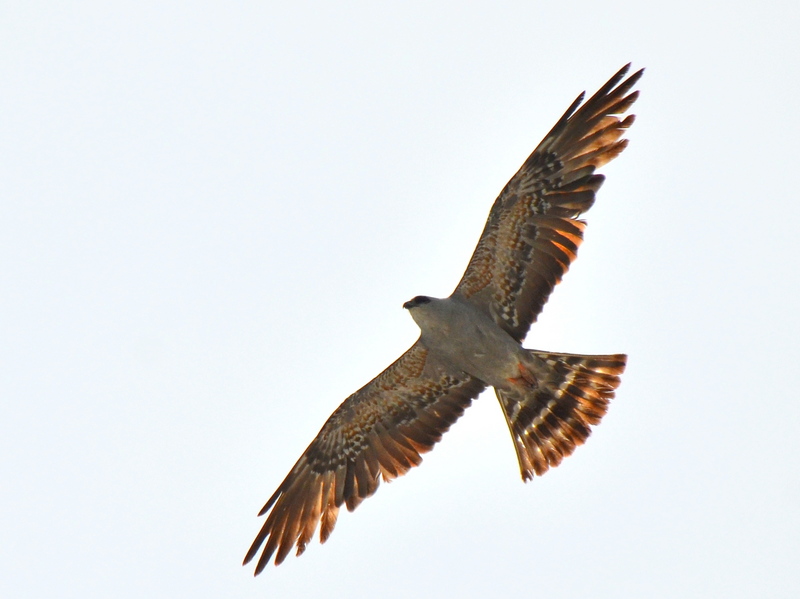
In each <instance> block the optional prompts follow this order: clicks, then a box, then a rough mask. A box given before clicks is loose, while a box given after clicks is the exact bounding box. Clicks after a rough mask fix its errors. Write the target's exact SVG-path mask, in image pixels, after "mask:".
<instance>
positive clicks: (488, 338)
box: [404, 295, 533, 389]
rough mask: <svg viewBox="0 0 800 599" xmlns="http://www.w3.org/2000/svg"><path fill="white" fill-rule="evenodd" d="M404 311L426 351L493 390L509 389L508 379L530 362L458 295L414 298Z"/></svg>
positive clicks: (512, 341) (514, 343) (513, 342)
mask: <svg viewBox="0 0 800 599" xmlns="http://www.w3.org/2000/svg"><path fill="white" fill-rule="evenodd" d="M404 307H406V308H407V309H408V311H409V312H410V313H411V316H412V318H413V319H414V321H415V322H416V323H417V325H418V326H419V328H420V330H421V331H422V337H421V339H422V343H423V344H424V345H425V347H426V348H427V349H428V351H430V352H433V353H435V354H436V355H437V357H439V359H441V360H443V361H444V362H445V363H447V364H448V365H449V366H451V367H452V368H453V369H455V370H460V371H462V372H466V373H467V374H469V375H471V376H473V377H475V378H477V379H479V380H481V381H483V382H484V383H486V384H487V385H491V386H492V387H495V388H496V389H508V388H510V387H511V385H510V381H509V379H514V378H518V377H519V376H520V363H523V364H530V361H531V360H532V359H533V358H532V356H530V354H529V353H528V352H527V351H526V350H525V349H523V347H522V345H521V344H520V343H518V342H517V341H516V339H514V338H513V337H511V335H509V334H508V333H507V332H506V331H504V330H503V329H502V328H500V327H499V326H498V324H497V323H496V322H495V321H494V320H493V319H492V318H491V316H489V315H488V314H486V312H484V311H483V310H481V309H480V308H478V307H477V306H475V305H474V304H473V303H471V302H469V301H467V300H465V299H463V298H461V297H460V296H458V295H455V296H452V297H447V298H442V299H438V298H432V297H430V298H429V297H425V296H418V297H416V298H414V299H413V300H411V301H410V302H406V304H405V305H404Z"/></svg>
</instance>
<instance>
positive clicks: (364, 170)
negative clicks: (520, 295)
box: [0, 0, 800, 599]
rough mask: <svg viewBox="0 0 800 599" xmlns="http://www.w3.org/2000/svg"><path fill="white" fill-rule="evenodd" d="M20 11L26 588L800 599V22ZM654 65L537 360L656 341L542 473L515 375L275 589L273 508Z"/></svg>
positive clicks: (0, 378)
mask: <svg viewBox="0 0 800 599" xmlns="http://www.w3.org/2000/svg"><path fill="white" fill-rule="evenodd" d="M798 6H799V5H798V3H797V2H796V1H785V2H777V1H774V2H727V3H723V2H708V1H703V0H701V1H692V2H685V1H680V0H678V1H672V2H649V3H646V2H632V1H616V2H566V1H565V2H534V1H529V2H391V3H381V2H338V3H323V2H293V3H289V2H285V3H275V2H269V1H261V2H242V3H230V2H142V1H141V0H139V1H136V2H113V3H94V4H92V3H90V2H84V3H54V2H5V3H3V5H2V6H1V7H0V114H2V118H0V152H2V160H0V189H2V193H0V339H2V342H0V396H1V397H2V399H1V400H0V451H1V453H0V456H1V457H0V480H2V487H3V490H2V491H0V512H1V513H2V514H3V517H2V518H0V538H2V543H0V572H1V573H2V574H0V596H3V597H15V598H16V597H59V598H60V597H76V598H81V599H85V598H87V597H104V598H105V597H114V598H128V597H130V598H137V599H140V598H142V597H159V598H160V597H164V598H173V597H192V598H206V597H208V598H211V597H214V598H216V597H321V596H325V597H344V596H347V597H378V596H380V597H387V598H394V597H398V598H399V597H417V598H426V597H447V596H450V597H488V596H497V597H500V596H531V597H533V596H537V597H538V596H541V597H548V598H551V599H557V598H572V597H576V598H577V597H580V598H585V597H592V598H613V599H619V598H621V597H647V598H675V597H725V598H740V597H741V598H745V597H747V598H750V597H752V598H762V597H770V598H784V597H785V598H794V597H797V596H798V595H800V569H798V565H797V564H798V559H800V515H798V513H799V512H798V506H800V476H799V475H798V472H799V471H800V438H799V437H798V428H799V427H798V425H799V424H800V397H798V392H797V391H796V390H795V388H794V385H795V383H796V379H797V378H798V376H799V375H800V350H799V348H798V341H797V339H798V334H800V317H798V310H797V304H798V299H797V298H798V292H799V291H800V268H798V256H799V255H800V242H799V241H798V232H797V228H798V220H800V218H799V217H800V198H799V197H798V191H797V184H796V182H795V181H794V179H795V177H796V171H797V167H796V153H797V139H798V136H800V121H799V120H798V109H797V105H798V92H800V70H799V69H798V67H799V66H800V46H798V38H797V31H798V28H800V8H798ZM629 61H632V62H633V66H634V68H640V67H646V69H647V71H646V73H645V76H644V78H643V79H642V81H641V83H640V84H639V88H640V89H641V91H642V96H641V98H640V100H639V102H638V103H637V104H636V106H635V110H634V112H635V113H636V114H637V117H638V118H637V122H636V124H635V125H634V127H633V128H632V129H631V130H630V133H629V135H628V137H629V139H630V140H631V143H630V146H629V147H628V149H627V150H626V152H625V153H624V154H623V155H622V156H621V157H620V158H619V159H618V160H616V161H615V162H614V163H612V164H610V165H608V166H607V167H606V168H605V169H604V172H605V174H606V175H607V177H608V178H607V181H606V184H605V186H604V187H603V189H602V190H601V192H600V193H599V195H598V201H597V203H596V204H595V206H594V208H593V209H592V210H591V211H590V212H589V213H587V215H586V219H587V220H588V223H589V227H588V229H587V233H586V241H585V243H584V245H583V247H582V248H581V252H580V256H579V258H578V260H577V262H576V263H575V264H574V266H573V268H572V269H571V270H570V272H569V273H568V274H567V276H566V277H565V280H564V282H563V283H562V284H561V285H560V286H559V287H558V289H557V290H556V292H555V293H554V294H553V296H552V297H551V299H550V302H549V304H548V305H547V306H546V308H545V311H544V314H543V317H542V319H541V320H540V323H539V324H538V325H536V326H535V327H534V328H533V329H532V331H531V333H530V335H529V336H528V339H527V342H526V345H527V346H528V347H534V348H540V349H549V350H553V351H565V352H576V353H611V352H627V353H628V354H629V363H628V369H627V371H626V372H625V375H624V377H623V382H622V386H621V387H620V389H619V391H618V394H617V398H616V399H615V400H614V402H613V404H612V406H611V409H610V412H609V414H608V416H607V417H606V418H605V419H604V420H603V422H602V424H601V425H600V426H599V427H598V428H597V429H596V430H595V433H594V434H593V435H592V437H591V438H590V439H589V442H588V443H587V444H586V445H585V446H584V447H582V448H580V449H579V450H578V451H577V452H576V453H575V455H573V456H572V457H570V458H569V459H567V460H566V461H565V462H564V463H563V464H562V465H561V466H560V467H559V468H557V469H556V470H553V471H551V472H550V473H548V474H547V475H546V476H544V477H543V478H539V479H536V480H534V481H532V482H530V483H528V484H523V483H522V482H521V480H520V476H519V471H518V467H517V461H516V457H515V455H514V449H513V446H512V443H511V440H510V438H509V435H508V431H507V428H506V425H505V422H504V420H503V417H502V414H501V411H500V409H499V407H498V405H497V402H496V400H495V398H494V396H493V394H492V393H485V394H484V395H483V396H481V398H480V399H479V400H477V402H476V403H475V404H474V405H473V407H472V408H471V409H470V410H468V411H467V413H466V414H465V416H464V417H463V418H462V419H461V420H460V421H459V422H458V423H457V424H456V425H455V426H454V428H453V429H452V430H451V431H450V432H449V433H448V434H447V435H445V437H444V439H443V441H442V442H441V443H440V444H439V445H438V446H437V448H436V449H435V451H433V452H432V453H429V454H427V455H426V456H425V460H424V463H423V464H422V466H421V467H420V468H417V469H414V470H413V471H412V472H410V473H409V474H408V475H407V476H405V477H403V478H401V479H398V480H397V481H395V482H393V483H392V484H390V485H382V486H381V488H380V490H379V491H378V493H377V494H376V495H375V496H374V497H373V498H371V499H369V500H367V501H365V502H364V503H363V504H362V505H361V506H360V507H359V508H358V510H356V512H355V513H352V514H350V513H347V512H344V511H343V512H342V514H341V516H340V518H339V523H338V525H337V527H336V530H335V531H334V534H333V535H332V537H331V539H330V540H329V541H328V543H326V544H325V545H323V546H320V545H319V544H318V542H317V541H316V540H315V541H314V542H313V544H311V545H310V546H309V548H308V550H307V552H306V553H305V554H304V555H303V556H302V557H301V558H294V556H290V557H289V558H288V559H287V561H286V562H285V563H284V564H283V565H282V566H280V567H279V568H274V567H272V566H270V567H268V568H267V570H266V571H265V572H264V574H262V575H261V576H259V577H258V578H256V579H254V578H253V577H252V568H251V567H250V566H248V567H246V568H242V567H241V565H240V564H241V560H242V557H243V556H244V553H245V551H246V550H247V548H248V547H249V545H250V543H251V541H252V539H253V537H254V535H255V533H256V532H257V530H258V528H259V526H260V524H261V520H259V519H257V518H256V513H257V511H258V510H259V508H260V507H261V506H262V505H263V503H264V501H265V500H266V499H267V498H268V497H269V496H270V495H271V494H272V492H273V491H274V490H275V488H276V487H277V485H278V484H279V483H280V482H281V480H282V479H283V477H284V476H285V474H286V473H287V472H288V470H289V468H290V467H291V466H292V464H293V463H294V462H295V460H296V459H297V457H298V456H299V455H300V453H301V452H302V450H303V449H304V448H305V447H306V445H307V444H308V443H309V442H310V441H311V439H312V438H313V437H314V435H315V434H316V432H317V430H318V429H319V427H320V426H321V425H322V424H323V422H324V421H325V419H326V418H327V417H328V415H329V414H330V413H331V412H332V411H333V409H334V408H336V406H338V405H339V403H340V402H341V401H342V400H343V399H344V398H345V397H346V396H347V395H349V394H350V393H351V392H352V391H354V390H356V389H357V388H358V387H360V386H361V385H363V384H364V383H366V382H367V381H369V380H370V379H371V378H372V377H373V376H374V375H375V374H377V373H378V372H379V371H380V370H381V369H382V368H384V367H385V366H386V365H388V364H389V363H390V362H391V361H392V360H393V359H394V358H396V357H397V356H398V355H399V354H400V353H401V352H402V351H404V350H405V349H406V348H407V347H408V346H409V345H410V344H411V343H412V342H413V341H414V339H416V336H417V334H418V329H417V327H416V325H415V324H414V323H413V321H412V320H411V318H410V316H409V315H408V313H407V312H405V311H404V310H403V309H402V307H401V306H402V303H403V302H404V301H406V300H408V299H410V298H411V297H413V296H414V295H417V294H427V295H434V296H443V295H447V294H449V293H450V292H451V291H452V288H453V287H454V285H455V283H456V282H457V280H458V278H459V277H460V276H461V273H462V272H463V269H464V267H465V266H466V262H467V259H468V258H469V255H470V254H471V252H472V249H473V248H474V245H475V243H476V241H477V238H478V235H479V233H480V231H481V229H482V228H483V224H484V221H485V218H486V216H487V214H488V211H489V208H490V206H491V204H492V202H493V200H494V198H495V197H496V195H497V193H498V192H499V190H500V189H501V188H502V186H503V185H504V184H505V182H506V181H507V180H508V178H509V177H510V176H511V175H512V174H513V173H514V172H515V171H516V169H517V168H518V166H519V165H520V164H521V163H522V161H523V160H524V159H525V158H526V157H527V155H528V153H529V152H530V151H531V150H532V149H533V147H534V146H535V145H536V144H537V143H538V142H539V140H540V139H541V138H542V136H543V135H544V134H545V133H546V132H547V131H548V130H549V128H550V127H551V126H552V125H553V123H554V122H555V121H556V119H557V118H558V117H559V116H560V115H561V114H562V112H563V111H564V110H565V109H566V107H567V106H568V105H569V104H570V102H571V101H572V100H573V99H574V98H575V96H576V95H577V94H578V93H579V92H580V91H582V90H584V89H585V90H587V91H589V92H593V91H594V90H595V89H596V88H597V87H598V86H600V85H601V84H602V83H603V82H605V81H606V80H607V79H608V77H610V76H611V75H612V74H613V73H614V72H615V71H616V70H617V69H618V68H619V67H620V66H622V65H623V64H625V63H626V62H629Z"/></svg>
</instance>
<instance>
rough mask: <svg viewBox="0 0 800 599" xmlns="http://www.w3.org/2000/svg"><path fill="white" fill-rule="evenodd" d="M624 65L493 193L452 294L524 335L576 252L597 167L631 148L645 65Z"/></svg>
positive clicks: (577, 102) (574, 108) (597, 180)
mask: <svg viewBox="0 0 800 599" xmlns="http://www.w3.org/2000/svg"><path fill="white" fill-rule="evenodd" d="M629 67H630V65H626V66H625V67H623V68H622V69H621V70H620V71H619V72H618V73H617V74H616V75H614V76H613V77H612V78H611V79H610V80H609V81H608V82H607V83H606V84H605V85H604V86H603V87H601V88H600V90H599V91H598V92H597V93H596V94H595V95H594V96H592V97H591V98H590V99H589V100H588V101H587V102H586V103H585V104H583V105H581V102H582V101H583V94H581V95H580V96H578V98H577V99H576V100H575V101H574V102H573V103H572V105H571V106H570V107H569V109H568V110H567V111H566V113H564V115H563V116H562V117H561V119H560V120H559V121H558V122H557V123H556V125H555V126H554V127H553V129H552V130H551V131H550V133H548V134H547V136H546V137H545V138H544V140H543V141H542V142H541V143H540V144H539V146H538V147H537V148H536V149H535V150H534V151H533V153H532V154H531V155H530V156H529V157H528V159H527V160H526V161H525V163H524V164H523V165H522V167H521V168H520V169H519V171H518V172H517V174H516V175H514V176H513V177H512V178H511V180H510V181H509V182H508V184H507V185H506V186H505V188H504V189H503V191H502V192H500V195H499V196H498V198H497V200H495V203H494V205H493V206H492V210H491V212H490V213H489V218H488V220H487V222H486V227H485V228H484V230H483V233H482V235H481V237H480V240H479V241H478V246H477V247H476V248H475V252H474V254H473V255H472V258H471V260H470V262H469V265H468V266H467V270H466V272H465V273H464V276H463V278H462V279H461V282H460V283H459V284H458V286H457V287H456V290H455V292H454V294H461V295H463V296H465V297H467V298H469V299H470V300H471V301H473V302H475V303H476V304H479V305H481V306H484V307H485V308H486V309H487V310H488V311H489V312H490V313H491V314H492V316H493V317H494V319H495V320H496V321H497V323H498V324H499V325H500V326H501V327H503V328H504V329H505V330H506V331H507V332H508V333H509V334H511V335H512V336H513V337H514V338H516V339H517V340H518V341H522V340H523V339H524V338H525V335H526V334H527V332H528V329H529V328H530V325H531V324H532V323H533V322H535V320H536V318H537V316H538V314H539V312H541V310H542V307H543V306H544V304H545V302H546V301H547V298H548V297H549V296H550V293H551V292H552V291H553V288H554V287H555V286H556V284H558V283H559V282H560V280H561V277H562V276H563V275H564V273H565V272H566V271H567V269H568V268H569V265H570V264H571V263H572V261H573V260H574V259H575V257H576V254H577V251H578V246H579V245H580V243H581V241H582V240H583V231H584V228H585V223H583V222H582V221H580V220H577V217H578V216H579V215H580V214H581V213H583V212H586V211H587V210H588V209H589V208H590V207H591V206H592V204H593V203H594V198H595V193H596V192H597V190H598V189H599V188H600V186H601V185H602V183H603V180H604V177H603V175H599V174H595V170H596V169H597V168H599V167H600V166H602V165H604V164H605V163H607V162H609V161H610V160H612V159H613V158H615V157H616V156H618V155H619V154H620V152H622V150H624V149H625V147H626V145H627V143H628V142H627V140H626V139H620V138H621V137H622V135H623V133H624V131H625V129H627V128H628V127H630V126H631V125H632V124H633V121H634V116H633V115H629V116H627V117H625V118H621V117H620V116H618V115H622V114H623V113H625V112H626V111H627V110H628V108H630V106H631V105H632V104H633V103H634V102H635V101H636V98H637V97H638V94H639V92H633V93H628V92H630V90H631V88H632V87H633V86H634V84H635V83H636V82H637V81H638V80H639V78H640V77H641V75H642V73H643V71H641V70H640V71H637V72H636V73H634V74H633V75H631V76H630V77H628V79H626V80H625V81H623V82H622V83H620V81H622V79H623V77H624V76H625V74H626V73H627V71H628V69H629Z"/></svg>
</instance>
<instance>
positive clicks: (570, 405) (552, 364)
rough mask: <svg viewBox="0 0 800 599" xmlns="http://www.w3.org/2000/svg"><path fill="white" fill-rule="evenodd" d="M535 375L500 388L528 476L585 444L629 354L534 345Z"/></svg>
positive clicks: (522, 468)
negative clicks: (569, 351)
mask: <svg viewBox="0 0 800 599" xmlns="http://www.w3.org/2000/svg"><path fill="white" fill-rule="evenodd" d="M528 351H529V353H530V355H531V356H532V358H533V360H531V363H530V364H527V365H526V366H527V367H528V368H529V369H530V370H531V371H532V374H533V375H534V379H535V380H532V381H530V382H529V383H527V384H525V383H521V384H520V385H515V386H514V388H509V389H495V393H497V399H499V400H500V405H501V406H502V408H503V413H504V414H505V416H506V422H507V423H508V428H509V430H510V431H511V437H512V438H513V439H514V448H515V449H516V450H517V458H518V459H519V467H520V470H521V471H522V479H523V480H526V481H527V480H529V479H531V478H533V475H534V473H535V474H537V475H542V474H544V473H545V472H547V470H548V469H549V468H551V467H553V468H555V467H556V466H558V465H559V464H560V463H561V460H562V459H564V458H565V457H567V456H568V455H570V454H571V453H572V452H573V451H574V450H575V447H576V446H578V445H582V444H583V442H584V441H586V438H587V437H588V436H589V434H590V433H591V429H590V428H589V427H590V426H591V425H595V424H599V423H600V419H601V418H602V417H603V416H605V414H606V411H607V410H608V402H609V401H610V400H611V399H612V398H613V397H614V390H615V389H616V388H617V387H618V386H619V383H620V378H619V377H620V375H621V374H622V371H623V370H625V361H626V360H627V356H626V355H625V354H614V355H611V356H581V355H577V354H554V353H545V352H539V351H534V350H528Z"/></svg>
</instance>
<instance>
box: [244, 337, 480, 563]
mask: <svg viewBox="0 0 800 599" xmlns="http://www.w3.org/2000/svg"><path fill="white" fill-rule="evenodd" d="M484 388H485V385H484V384H483V383H482V382H480V381H479V380H477V379H474V378H472V377H470V376H469V375H466V374H464V373H462V372H453V371H452V370H450V369H448V368H446V367H445V366H444V365H442V364H441V363H440V362H439V361H438V360H436V358H435V357H434V356H433V355H431V354H429V353H428V350H427V349H426V348H425V346H424V345H423V344H422V343H421V342H420V341H417V342H416V343H415V344H414V345H412V346H411V348H410V349H409V350H408V351H407V352H406V353H405V354H403V355H402V356H401V357H400V358H399V359H398V360H397V361H396V362H395V363H394V364H392V365H391V366H389V368H387V369H386V370H384V371H383V372H382V373H381V374H380V375H378V376H377V377H376V378H374V379H373V380H372V381H371V382H370V383H368V384H367V385H366V386H365V387H363V388H362V389H360V390H359V391H357V392H355V393H354V394H353V395H351V396H350V397H348V398H347V399H346V400H345V401H344V402H343V403H342V405H340V406H339V407H338V408H337V409H336V411H335V412H334V413H333V414H332V415H331V417H330V418H328V421H327V422H326V423H325V425H324V426H323V427H322V429H321V430H320V432H319V434H318V435H317V437H316V438H315V439H314V440H313V441H312V442H311V445H309V446H308V449H306V450H305V452H304V453H303V455H302V456H300V459H299V460H298V461H297V463H296V464H295V465H294V467H293V468H292V470H291V471H290V472H289V474H288V476H287V477H286V478H285V479H284V481H283V482H282V483H281V485H280V486H279V487H278V490H277V491H275V493H274V494H273V495H272V497H270V499H269V501H267V503H266V505H264V507H263V508H262V509H261V512H259V516H261V515H264V514H267V520H266V522H264V525H263V526H262V528H261V531H260V532H259V533H258V536H256V539H255V541H253V545H252V546H251V547H250V550H249V551H248V552H247V555H246V556H245V558H244V563H245V564H246V563H248V562H249V561H250V560H252V559H253V557H255V555H256V554H257V553H258V551H259V549H260V547H261V546H262V545H264V542H265V541H266V544H265V545H264V549H263V551H262V552H261V556H260V557H259V559H258V564H257V565H256V570H255V573H256V574H258V573H259V572H261V571H262V570H263V569H264V567H265V566H266V565H267V563H268V562H269V560H270V558H271V557H272V554H273V553H274V552H275V551H276V549H277V555H276V556H275V564H276V565H277V564H280V563H281V562H282V561H283V560H284V559H285V558H286V556H287V555H288V554H289V552H290V551H291V550H292V547H293V546H295V545H296V546H297V555H300V554H301V553H303V551H304V550H305V548H306V544H307V543H308V542H309V541H310V540H311V537H312V536H313V535H314V531H315V530H316V528H317V524H318V523H319V522H320V520H322V526H321V528H320V541H321V542H323V543H324V542H325V541H326V540H327V538H328V536H330V534H331V531H332V530H333V527H334V525H335V524H336V518H337V515H338V513H339V507H340V506H341V505H342V504H345V505H346V506H347V509H348V510H350V511H353V510H354V509H355V508H356V506H358V504H359V503H361V501H362V500H363V499H365V498H366V497H369V496H370V495H372V494H373V493H374V492H375V491H376V490H377V488H378V484H379V482H380V477H383V479H384V480H390V479H392V478H395V477H397V476H401V475H403V474H405V473H406V472H407V471H408V470H409V469H410V468H412V467H413V466H416V465H418V464H419V463H420V462H421V461H422V458H421V457H420V454H421V453H425V452H427V451H429V450H430V449H432V448H433V445H434V444H435V443H436V442H437V441H439V440H440V439H441V438H442V434H443V433H444V432H445V431H447V429H448V428H450V425H452V424H453V423H454V422H455V421H456V420H457V419H458V417H459V416H461V414H463V413H464V410H465V409H466V408H467V407H468V406H469V405H470V403H471V402H472V399H473V398H475V397H477V396H478V394H479V393H480V392H481V391H483V389H484Z"/></svg>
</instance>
